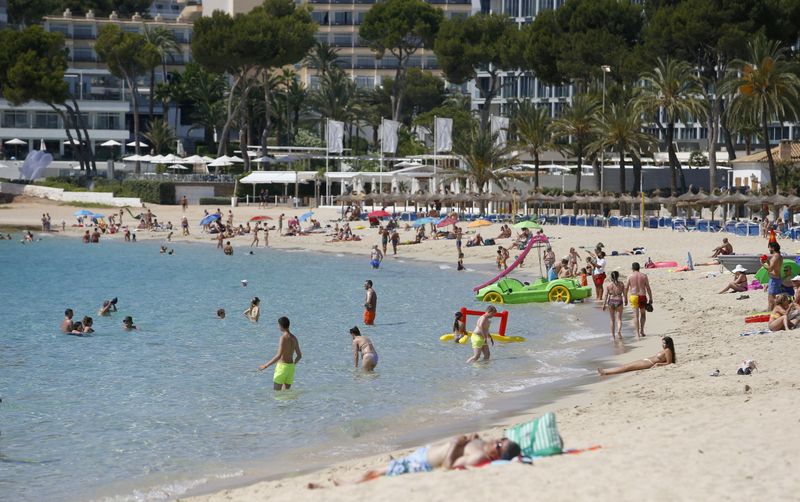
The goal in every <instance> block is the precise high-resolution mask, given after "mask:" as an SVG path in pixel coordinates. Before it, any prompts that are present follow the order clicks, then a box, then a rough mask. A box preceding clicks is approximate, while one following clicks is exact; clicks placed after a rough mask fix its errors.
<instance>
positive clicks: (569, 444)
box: [0, 198, 800, 502]
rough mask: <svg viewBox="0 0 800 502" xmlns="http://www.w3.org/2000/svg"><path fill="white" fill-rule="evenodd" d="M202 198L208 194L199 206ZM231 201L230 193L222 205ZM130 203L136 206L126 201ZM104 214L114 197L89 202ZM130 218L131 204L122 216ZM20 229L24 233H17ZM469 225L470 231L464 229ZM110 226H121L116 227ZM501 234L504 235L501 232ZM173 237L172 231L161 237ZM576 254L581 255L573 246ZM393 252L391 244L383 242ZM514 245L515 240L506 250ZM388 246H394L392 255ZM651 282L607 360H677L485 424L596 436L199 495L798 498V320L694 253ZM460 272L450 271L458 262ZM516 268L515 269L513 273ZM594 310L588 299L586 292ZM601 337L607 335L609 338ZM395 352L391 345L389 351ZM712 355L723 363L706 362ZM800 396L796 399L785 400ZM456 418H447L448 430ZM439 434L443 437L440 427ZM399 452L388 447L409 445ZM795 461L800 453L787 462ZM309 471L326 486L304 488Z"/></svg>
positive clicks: (331, 246) (329, 249)
mask: <svg viewBox="0 0 800 502" xmlns="http://www.w3.org/2000/svg"><path fill="white" fill-rule="evenodd" d="M148 207H150V208H151V210H152V211H153V213H154V214H155V215H157V217H158V219H159V221H161V222H166V221H171V222H172V223H173V225H175V226H176V227H179V222H180V218H181V216H182V214H183V213H182V210H181V208H180V207H179V206H156V205H150V206H148ZM77 209H78V208H77V207H74V206H66V205H59V204H57V203H53V202H47V201H40V200H36V199H28V198H18V199H17V200H16V201H15V202H13V203H11V204H3V205H0V227H4V226H22V225H26V226H30V227H32V228H38V227H39V226H40V218H41V215H42V214H43V213H46V212H48V213H50V215H51V217H52V226H53V228H54V229H59V230H60V228H61V220H62V219H63V220H65V221H66V224H67V231H66V234H67V235H68V236H69V237H70V238H75V239H78V238H80V234H81V233H82V232H83V229H80V228H75V227H71V226H70V225H71V224H72V223H74V222H75V218H74V216H72V214H73V213H74V212H75V211H76V210H77ZM203 209H204V208H202V207H197V206H190V207H189V209H188V210H187V212H186V215H187V216H188V218H189V221H190V228H191V232H192V235H191V236H189V237H188V238H184V237H180V235H179V234H180V229H179V228H177V229H176V231H175V233H174V235H173V238H172V239H173V241H186V240H188V241H196V242H207V243H212V242H213V241H212V237H211V236H208V235H205V234H201V233H200V227H199V226H198V222H199V220H200V218H201V217H202V215H203ZM205 209H208V210H209V211H214V210H216V207H206V208H205ZM221 209H222V212H223V214H227V211H228V209H230V208H228V207H222V208H221ZM132 210H133V211H134V213H136V212H137V210H135V209H132ZM232 210H233V212H234V217H235V223H236V224H237V225H238V223H239V222H242V223H243V222H245V221H246V220H247V219H249V218H250V217H252V216H255V215H269V216H271V217H273V218H274V220H273V221H272V222H271V223H273V224H277V217H278V215H279V214H280V213H285V214H286V216H287V217H290V216H294V215H299V214H302V213H303V212H304V211H305V210H297V209H287V208H269V209H259V208H257V207H255V206H251V207H238V208H233V209H232ZM97 211H98V212H104V213H106V214H107V211H114V209H97ZM314 211H315V218H317V219H319V220H320V222H321V223H322V224H323V226H325V225H326V224H328V223H329V222H331V224H332V220H333V219H335V218H338V216H339V210H333V209H322V210H316V209H315V210H314ZM129 222H131V219H130V217H129V215H128V214H127V212H126V214H125V217H124V220H123V223H129ZM364 226H365V227H366V228H363V229H356V230H355V232H356V233H357V234H358V235H360V236H361V237H362V240H361V241H359V242H338V243H330V242H327V241H328V240H329V237H326V236H325V235H323V234H316V235H311V236H304V237H279V236H277V232H271V234H270V247H273V248H275V249H296V248H303V249H308V250H312V251H320V252H326V253H352V254H358V255H363V256H364V260H365V261H367V260H368V254H369V253H368V251H369V249H370V248H371V246H372V245H373V244H376V243H379V237H378V235H377V231H376V230H374V229H373V230H370V229H369V228H368V225H367V224H366V222H365V223H364ZM480 232H481V234H482V235H483V236H484V237H485V238H494V237H496V236H497V235H498V233H499V225H493V226H492V227H484V228H481V229H480ZM545 232H546V234H547V235H548V237H550V239H551V242H552V245H553V247H554V250H555V251H556V256H558V257H561V256H563V255H564V254H566V252H567V251H568V249H569V248H570V247H573V246H574V247H576V248H578V247H581V246H584V247H588V248H593V247H594V245H595V244H596V243H597V242H603V243H604V244H605V249H606V250H607V251H608V252H609V254H610V251H612V250H618V251H622V250H625V249H631V248H632V247H634V246H643V247H645V248H646V250H647V253H646V256H644V257H642V256H636V257H634V256H609V257H608V265H607V270H608V271H612V270H619V271H620V273H621V274H622V275H623V276H624V275H627V273H628V271H629V270H630V264H631V263H632V262H633V261H640V262H643V261H644V260H645V259H646V257H650V258H652V259H653V260H654V261H676V262H678V263H679V264H681V265H683V264H684V262H685V261H686V256H687V253H689V252H691V253H692V256H693V257H694V260H695V263H698V262H704V261H707V257H708V256H709V255H710V254H711V250H712V249H713V248H714V247H715V246H717V245H719V243H720V241H721V239H722V237H723V236H728V234H710V233H697V232H692V233H686V232H673V231H671V230H664V229H660V230H645V231H641V230H638V229H621V228H614V229H601V228H583V227H559V226H552V227H550V226H546V227H545ZM18 236H19V233H18V232H17V237H18ZM166 236H167V233H166V232H154V233H150V232H147V231H142V230H140V231H139V232H138V233H137V238H138V239H140V240H141V239H158V240H166ZM469 236H470V235H468V236H467V237H469ZM412 238H413V232H412V231H409V232H401V241H407V240H411V239H412ZM729 238H730V240H731V242H732V244H733V246H734V249H735V251H736V252H737V253H764V252H765V251H766V241H765V240H763V239H760V238H754V237H734V236H729ZM103 239H122V236H121V234H118V235H115V236H104V237H103ZM250 241H251V238H250V237H249V236H240V237H237V238H235V239H233V242H232V244H233V245H234V247H235V248H237V250H236V252H246V250H245V248H247V247H248V246H249V245H250ZM509 242H510V240H504V241H500V242H498V244H508V243H509ZM781 244H782V246H783V249H784V251H786V252H790V253H794V252H796V251H797V250H798V249H800V243H793V242H791V241H781ZM166 245H167V246H168V245H169V244H166ZM495 249H496V248H495V247H492V246H484V247H480V248H464V252H465V254H466V256H465V265H466V266H467V267H468V268H470V267H483V268H486V267H487V266H489V267H491V266H492V265H493V264H494V256H495ZM579 252H581V255H582V256H584V255H585V253H584V252H582V250H579ZM390 253H391V250H390ZM398 257H401V258H402V259H414V260H424V261H431V262H438V263H448V264H450V265H453V268H455V262H456V251H455V245H454V243H453V241H447V240H438V241H436V240H428V241H425V242H423V243H422V244H418V245H404V246H401V247H400V249H399V254H398ZM512 258H513V254H512ZM387 259H392V257H391V256H389V257H387ZM646 272H647V274H648V276H649V277H650V281H651V284H652V288H653V295H654V308H655V311H654V312H653V313H652V314H649V315H648V322H647V329H646V332H647V337H645V338H643V339H641V340H637V339H636V337H635V336H634V334H633V327H632V325H630V324H626V326H625V328H624V331H623V334H624V337H625V338H624V344H625V346H626V347H627V348H629V349H631V350H630V351H628V352H626V353H625V354H623V355H621V356H619V357H617V358H613V359H611V360H609V361H607V362H606V365H607V366H613V365H616V364H618V363H624V362H630V361H633V360H636V359H641V358H643V357H649V356H652V355H653V354H655V353H657V352H658V351H659V350H660V337H661V336H664V335H669V336H671V337H672V338H673V339H674V341H675V347H676V356H677V364H675V365H670V366H666V367H659V368H653V369H650V370H644V371H640V372H635V373H628V374H625V375H620V376H612V377H599V376H591V377H589V376H587V377H586V378H585V379H584V380H585V382H584V385H582V386H581V387H580V392H578V393H576V394H573V395H571V396H568V397H565V398H563V399H560V400H558V401H556V402H554V403H551V404H549V405H546V406H544V407H541V408H539V409H534V410H530V411H529V412H528V413H525V414H523V415H522V416H509V417H507V418H506V419H504V420H502V421H499V422H498V423H497V424H495V427H493V428H491V429H489V430H485V431H481V432H482V434H486V435H489V436H492V435H496V436H499V435H500V434H501V431H502V428H503V427H505V426H508V425H510V424H514V423H516V422H519V421H521V420H525V419H528V418H529V417H533V416H536V415H539V414H541V413H544V412H547V411H553V412H555V413H556V416H557V420H558V426H559V430H560V432H561V435H562V436H563V439H564V443H565V447H566V448H588V447H591V446H595V445H599V446H600V447H601V448H600V449H597V450H594V451H588V452H584V453H581V454H578V455H562V456H559V457H551V458H546V459H537V460H536V462H535V464H534V466H532V467H531V466H524V465H507V466H497V467H487V468H483V469H474V470H468V471H451V472H433V473H426V474H418V475H408V476H401V477H396V478H382V479H378V480H376V481H372V482H370V483H367V484H363V485H357V486H343V487H336V486H334V485H333V482H332V480H334V479H337V480H350V479H354V478H356V477H358V475H359V474H360V473H361V472H362V471H363V470H365V469H366V468H370V467H375V466H379V465H382V464H385V463H386V462H387V460H388V456H387V455H386V454H381V455H379V456H375V457H371V458H359V459H352V460H349V461H347V462H344V463H340V464H336V465H333V466H329V467H326V468H324V469H322V470H320V471H315V472H311V473H305V474H298V475H295V476H288V477H284V478H281V479H278V480H272V481H263V482H259V483H256V484H253V485H250V486H244V487H239V488H233V489H228V490H224V491H221V492H218V493H212V494H206V495H200V496H197V497H195V498H192V499H191V500H196V501H208V502H216V501H231V500H235V501H256V500H270V501H284V500H286V501H289V500H292V501H295V500H321V501H349V500H366V499H374V500H386V501H409V500H425V501H439V500H442V501H444V500H458V499H465V500H482V499H487V498H490V497H491V498H495V499H498V498H512V497H513V498H520V497H522V498H523V499H533V498H534V497H536V498H543V499H546V500H568V499H570V500H574V499H575V498H576V497H577V498H578V499H579V500H676V499H677V500H704V499H709V500H730V499H733V498H736V499H749V498H757V499H758V500H791V499H795V498H796V497H797V495H796V490H797V487H798V482H797V481H796V479H795V474H796V471H795V469H796V468H797V466H796V464H797V458H798V457H797V453H796V452H797V451H798V447H800V444H798V443H800V439H798V435H797V434H794V429H793V428H794V426H796V425H797V423H798V416H797V413H796V411H792V410H796V408H794V406H796V405H797V404H796V403H798V402H800V401H798V398H800V365H798V364H797V363H796V361H797V360H798V358H799V357H800V346H799V345H798V343H797V342H796V337H797V336H798V335H797V333H796V332H793V331H790V332H777V333H770V334H763V335H753V336H739V333H741V332H745V331H750V330H753V329H758V328H763V327H765V325H763V324H745V322H744V317H745V316H746V315H747V314H751V313H755V312H762V311H764V310H765V309H766V305H767V300H766V294H765V293H764V292H762V291H750V292H749V293H747V295H748V296H749V298H745V299H737V298H738V297H739V296H740V294H725V295H719V294H717V291H719V290H720V289H722V288H723V287H724V285H725V284H727V283H728V282H729V281H730V280H731V278H732V275H731V274H730V273H728V272H727V271H725V272H722V273H721V268H720V267H719V266H699V267H697V268H696V269H695V270H694V271H690V272H672V271H670V270H669V269H657V270H647V271H646ZM453 273H457V272H455V270H454V271H453ZM515 275H517V274H516V272H515ZM518 275H519V276H523V277H529V278H530V277H534V276H536V275H538V265H537V264H536V260H535V259H529V260H528V263H527V267H526V268H523V269H521V270H519V274H518ZM587 308H588V306H587ZM608 343H609V344H612V343H614V342H612V340H611V337H610V335H609V337H608ZM387 356H388V355H387ZM743 359H754V360H756V361H758V367H759V370H758V371H756V372H755V373H754V374H753V375H751V376H737V375H736V370H737V368H738V367H739V365H740V363H741V361H742V360H743ZM716 369H719V371H720V376H718V377H712V376H709V373H711V372H713V371H714V370H716ZM793 403H794V404H793ZM460 432H463V431H458V430H454V433H460ZM442 439H444V438H442ZM402 453H403V452H397V453H395V455H397V454H402ZM793 464H794V465H793ZM309 483H313V484H314V485H316V486H319V487H320V488H319V489H314V490H310V489H309V488H308V485H309Z"/></svg>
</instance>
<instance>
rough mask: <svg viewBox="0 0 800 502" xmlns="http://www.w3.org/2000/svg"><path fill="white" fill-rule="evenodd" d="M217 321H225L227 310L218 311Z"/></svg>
mask: <svg viewBox="0 0 800 502" xmlns="http://www.w3.org/2000/svg"><path fill="white" fill-rule="evenodd" d="M217 319H225V309H217Z"/></svg>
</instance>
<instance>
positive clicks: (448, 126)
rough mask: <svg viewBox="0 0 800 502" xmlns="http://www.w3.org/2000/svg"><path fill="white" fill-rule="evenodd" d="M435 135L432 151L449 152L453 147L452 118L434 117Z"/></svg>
mask: <svg viewBox="0 0 800 502" xmlns="http://www.w3.org/2000/svg"><path fill="white" fill-rule="evenodd" d="M434 129H435V130H436V137H435V138H434V139H433V152H434V153H439V152H449V151H450V150H452V149H453V119H444V118H438V117H437V118H436V125H435V126H434Z"/></svg>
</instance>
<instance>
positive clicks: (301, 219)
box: [298, 211, 314, 222]
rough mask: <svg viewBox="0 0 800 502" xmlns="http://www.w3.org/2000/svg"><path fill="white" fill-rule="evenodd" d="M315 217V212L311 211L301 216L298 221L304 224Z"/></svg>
mask: <svg viewBox="0 0 800 502" xmlns="http://www.w3.org/2000/svg"><path fill="white" fill-rule="evenodd" d="M313 215H314V212H313V211H309V212H307V213H305V214H301V215H300V218H298V220H300V221H301V222H303V221H306V220H307V219H309V218H311V217H312V216H313Z"/></svg>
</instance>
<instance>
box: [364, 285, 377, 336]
mask: <svg viewBox="0 0 800 502" xmlns="http://www.w3.org/2000/svg"><path fill="white" fill-rule="evenodd" d="M364 289H365V290H367V294H366V295H364V324H366V325H367V326H374V325H375V313H376V309H377V307H378V293H376V292H375V290H374V289H372V281H370V280H367V281H365V282H364Z"/></svg>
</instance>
